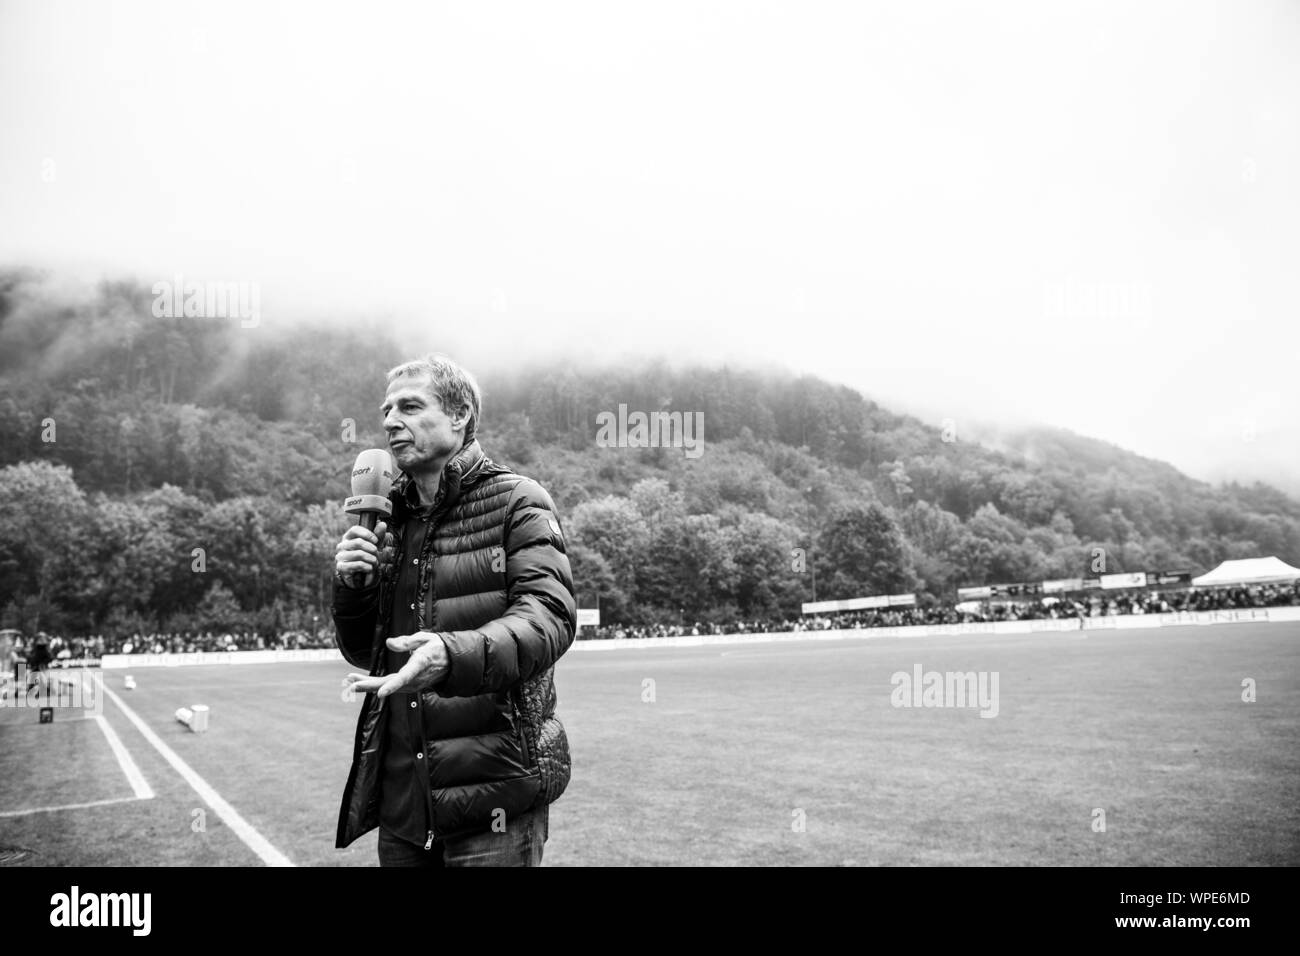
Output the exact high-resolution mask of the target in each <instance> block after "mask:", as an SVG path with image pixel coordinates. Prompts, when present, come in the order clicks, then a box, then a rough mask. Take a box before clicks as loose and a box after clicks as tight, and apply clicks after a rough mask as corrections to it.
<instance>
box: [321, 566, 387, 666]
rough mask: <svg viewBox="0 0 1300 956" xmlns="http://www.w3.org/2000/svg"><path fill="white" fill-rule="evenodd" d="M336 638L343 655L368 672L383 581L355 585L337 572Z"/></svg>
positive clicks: (348, 660)
mask: <svg viewBox="0 0 1300 956" xmlns="http://www.w3.org/2000/svg"><path fill="white" fill-rule="evenodd" d="M331 610H332V611H333V615H334V641H335V643H336V644H338V646H339V650H340V651H342V652H343V659H344V660H346V661H347V662H348V663H349V664H351V665H352V666H353V667H364V668H365V669H366V671H367V672H368V671H369V670H370V666H371V662H370V655H371V652H372V650H373V648H374V640H375V623H376V620H377V617H378V613H379V585H378V584H377V583H376V584H371V585H370V587H368V588H353V587H349V586H348V585H346V584H344V583H343V582H342V581H341V580H339V576H338V575H337V574H336V575H334V604H333V607H332V609H331Z"/></svg>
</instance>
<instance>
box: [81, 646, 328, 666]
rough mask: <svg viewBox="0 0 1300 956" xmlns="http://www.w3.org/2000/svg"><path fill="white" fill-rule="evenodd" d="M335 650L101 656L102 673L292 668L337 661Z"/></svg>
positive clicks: (319, 648) (311, 649) (321, 648)
mask: <svg viewBox="0 0 1300 956" xmlns="http://www.w3.org/2000/svg"><path fill="white" fill-rule="evenodd" d="M341 660H343V655H342V654H341V653H339V651H338V648H333V647H328V648H327V647H317V648H310V649H303V650H292V651H291V650H274V651H195V652H194V653H193V654H172V653H166V654H105V655H104V657H103V664H102V666H103V669H104V670H112V669H114V668H116V669H119V670H120V669H122V668H127V667H195V666H199V665H202V664H295V663H301V662H303V661H341Z"/></svg>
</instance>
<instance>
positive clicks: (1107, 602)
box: [580, 581, 1300, 640]
mask: <svg viewBox="0 0 1300 956" xmlns="http://www.w3.org/2000/svg"><path fill="white" fill-rule="evenodd" d="M1279 605H1300V581H1298V582H1295V583H1292V584H1265V585H1252V586H1250V587H1236V588H1214V589H1208V588H1188V589H1185V590H1179V591H1114V592H1100V593H1096V594H1089V595H1072V596H1065V597H1059V598H1058V597H1051V596H1048V597H1045V598H1038V599H1036V600H1032V601H1024V600H1021V601H984V602H980V603H979V604H978V605H975V606H972V603H963V604H962V605H960V606H959V605H956V604H935V605H933V606H930V607H896V608H881V609H879V610H875V609H873V610H867V611H850V612H845V613H842V614H834V615H826V616H812V617H798V618H777V619H766V620H752V621H734V622H731V623H728V624H716V623H709V624H706V623H701V622H698V621H697V622H695V623H692V624H662V623H660V624H648V625H623V624H610V625H604V626H601V627H594V628H584V629H583V631H582V633H581V635H580V636H581V637H582V638H583V639H595V638H604V639H615V640H619V639H636V638H646V637H699V636H704V635H710V634H776V633H782V632H794V631H823V630H833V629H848V630H856V629H859V628H871V627H908V626H914V625H922V624H964V623H967V622H972V621H980V622H983V621H1024V620H1041V619H1044V618H1081V617H1106V616H1109V615H1118V614H1169V613H1173V612H1177V611H1214V610H1223V609H1230V608H1252V607H1276V606H1279Z"/></svg>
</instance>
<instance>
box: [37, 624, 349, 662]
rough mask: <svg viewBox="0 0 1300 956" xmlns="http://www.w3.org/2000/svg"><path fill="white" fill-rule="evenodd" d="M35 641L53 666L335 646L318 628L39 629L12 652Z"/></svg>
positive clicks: (329, 635) (329, 631) (327, 631)
mask: <svg viewBox="0 0 1300 956" xmlns="http://www.w3.org/2000/svg"><path fill="white" fill-rule="evenodd" d="M38 642H44V643H45V644H47V645H48V647H49V649H50V654H51V655H52V656H53V658H54V666H56V667H57V666H60V664H61V662H63V661H68V662H70V663H71V662H75V661H79V660H85V659H92V660H98V659H99V658H102V657H103V656H104V655H105V654H193V653H196V652H199V651H204V652H215V651H261V650H299V649H309V648H323V647H324V648H328V647H334V646H335V645H334V631H333V629H332V628H329V629H321V630H320V631H318V632H317V633H316V634H311V633H309V632H307V631H282V632H280V633H279V634H274V635H266V634H255V633H253V632H252V631H227V632H222V633H217V632H214V631H204V632H201V633H197V634H196V633H192V632H189V631H186V632H183V633H180V634H174V633H168V634H161V633H150V634H139V633H136V634H129V635H124V636H121V637H105V636H104V635H102V634H96V635H90V636H87V637H66V636H63V635H60V634H46V633H45V632H43V631H42V632H38V633H37V634H35V635H33V636H31V637H27V638H25V639H24V638H21V637H20V638H16V639H15V640H14V646H13V653H14V655H15V656H16V657H17V658H18V659H19V660H26V659H27V657H28V656H30V654H31V653H32V651H33V649H34V648H35V645H36V644H37V643H38Z"/></svg>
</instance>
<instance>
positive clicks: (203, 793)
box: [96, 675, 293, 866]
mask: <svg viewBox="0 0 1300 956" xmlns="http://www.w3.org/2000/svg"><path fill="white" fill-rule="evenodd" d="M96 680H97V681H98V682H99V687H100V690H101V692H102V693H104V694H106V695H107V696H108V699H109V700H111V701H112V702H113V703H114V704H116V705H117V707H118V709H119V710H120V711H122V713H123V714H124V715H126V719H127V720H129V721H131V723H133V724H134V725H135V729H136V730H138V731H140V734H141V736H143V737H144V739H145V740H147V741H149V743H150V744H152V745H153V748H154V749H155V750H157V751H158V753H160V754H162V757H163V759H164V760H166V761H167V762H168V763H169V764H171V765H172V769H173V770H175V771H176V772H177V773H178V774H180V775H181V777H182V778H183V779H184V780H185V782H186V783H188V784H189V785H190V786H191V787H192V788H193V789H194V792H195V793H197V794H198V795H199V798H200V799H201V800H202V801H203V802H204V803H206V804H207V805H208V806H210V807H211V808H212V810H213V811H214V812H215V813H216V815H217V816H218V817H219V818H220V819H221V821H222V822H223V823H225V824H226V826H228V827H230V829H231V830H233V831H234V832H235V835H236V836H237V837H239V839H241V840H243V841H244V845H245V846H247V847H248V848H249V849H250V850H252V851H253V852H254V853H256V854H257V856H258V858H259V859H260V860H261V861H262V862H263V863H265V864H266V865H267V866H293V863H292V862H290V860H289V858H288V857H287V856H285V855H284V854H283V853H281V852H280V851H279V850H277V849H276V848H275V847H273V846H272V845H271V843H270V841H268V840H267V839H266V837H264V836H262V834H260V833H258V832H257V830H256V829H255V828H254V827H253V825H252V824H251V823H249V822H248V821H247V820H245V819H244V818H243V817H242V816H240V815H239V811H238V810H236V809H235V808H234V807H232V806H231V805H230V804H229V803H227V802H226V801H225V799H224V798H222V796H221V794H219V793H217V791H216V790H214V789H212V785H211V784H209V783H208V782H207V781H206V780H204V779H203V778H202V777H200V776H199V775H198V773H196V772H195V770H194V768H193V767H191V766H190V765H189V764H187V763H186V762H185V761H184V760H182V759H181V757H180V755H179V754H177V753H176V751H174V750H172V748H171V747H169V746H167V744H166V743H164V742H163V740H162V738H160V737H159V736H158V735H157V734H156V733H154V732H153V729H152V728H151V727H150V726H149V725H148V724H146V723H145V722H144V721H143V720H141V719H140V718H139V717H138V716H137V715H136V713H135V711H133V710H132V709H131V708H130V707H128V706H127V705H126V703H125V702H124V701H123V700H122V698H121V697H119V696H117V694H115V693H114V692H113V691H111V690H109V688H108V685H106V684H105V683H104V679H103V676H102V675H99V676H97V677H96Z"/></svg>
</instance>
